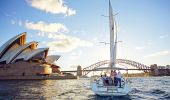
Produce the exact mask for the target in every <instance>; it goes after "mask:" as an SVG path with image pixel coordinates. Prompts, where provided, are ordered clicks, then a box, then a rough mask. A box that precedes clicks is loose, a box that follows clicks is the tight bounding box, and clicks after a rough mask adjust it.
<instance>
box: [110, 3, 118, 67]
mask: <svg viewBox="0 0 170 100" xmlns="http://www.w3.org/2000/svg"><path fill="white" fill-rule="evenodd" d="M109 23H110V67H111V68H112V69H113V68H114V67H115V63H116V49H117V34H116V23H115V18H114V15H113V10H112V7H111V3H110V0H109Z"/></svg>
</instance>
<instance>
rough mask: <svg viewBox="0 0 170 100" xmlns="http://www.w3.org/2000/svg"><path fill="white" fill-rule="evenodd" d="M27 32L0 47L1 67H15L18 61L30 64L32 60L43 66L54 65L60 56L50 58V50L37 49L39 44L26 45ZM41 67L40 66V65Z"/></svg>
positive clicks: (30, 43)
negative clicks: (45, 64) (46, 64)
mask: <svg viewBox="0 0 170 100" xmlns="http://www.w3.org/2000/svg"><path fill="white" fill-rule="evenodd" d="M26 34H27V33H26V32H24V33H22V34H19V35H17V36H15V37H13V38H11V39H10V40H8V41H7V42H6V43H4V44H3V45H2V46H1V47H0V66H1V65H7V64H8V65H11V66H12V65H15V63H17V62H18V61H22V62H29V61H30V60H32V61H33V60H38V61H41V62H42V61H43V63H41V65H42V64H44V62H45V63H48V64H52V63H53V62H54V61H55V60H58V59H59V58H60V56H58V55H53V56H48V50H49V48H37V46H38V42H36V41H33V42H29V43H26ZM39 65H40V64H39Z"/></svg>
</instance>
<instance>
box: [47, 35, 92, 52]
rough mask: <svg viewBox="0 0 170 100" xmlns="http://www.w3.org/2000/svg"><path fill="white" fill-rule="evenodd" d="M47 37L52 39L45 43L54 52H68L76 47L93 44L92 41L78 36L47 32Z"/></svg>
mask: <svg viewBox="0 0 170 100" xmlns="http://www.w3.org/2000/svg"><path fill="white" fill-rule="evenodd" d="M47 37H48V38H51V39H54V40H53V41H51V42H48V43H47V44H46V45H47V46H48V47H50V50H51V51H56V52H70V51H72V50H73V49H76V48H78V47H89V46H93V43H92V42H89V41H85V40H82V39H80V38H78V37H72V36H67V35H64V34H54V33H49V34H48V36H47Z"/></svg>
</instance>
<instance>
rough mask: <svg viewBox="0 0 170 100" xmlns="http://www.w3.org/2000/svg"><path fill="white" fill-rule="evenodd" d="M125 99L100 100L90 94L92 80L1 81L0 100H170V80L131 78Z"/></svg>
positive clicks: (104, 98) (166, 78) (162, 78)
mask: <svg viewBox="0 0 170 100" xmlns="http://www.w3.org/2000/svg"><path fill="white" fill-rule="evenodd" d="M130 80H131V82H132V83H131V87H132V91H131V92H130V93H129V95H127V96H125V97H100V96H97V95H95V94H94V93H93V92H92V91H91V90H90V79H89V78H81V79H77V80H43V81H35V80H34V81H33V80H32V81H22V80H20V81H0V100H1V99H2V100H11V99H14V100H15V99H16V100H18V99H28V100H32V99H40V100H87V99H88V100H112V99H113V100H145V99H146V100H158V99H160V100H170V77H142V78H139V77H138V78H130Z"/></svg>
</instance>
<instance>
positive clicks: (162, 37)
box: [159, 34, 168, 39]
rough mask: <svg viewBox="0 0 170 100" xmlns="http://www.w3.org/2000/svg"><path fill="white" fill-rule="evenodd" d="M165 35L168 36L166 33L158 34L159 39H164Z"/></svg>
mask: <svg viewBox="0 0 170 100" xmlns="http://www.w3.org/2000/svg"><path fill="white" fill-rule="evenodd" d="M166 37H168V34H164V35H161V36H159V38H160V39H164V38H166Z"/></svg>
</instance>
